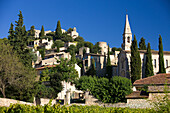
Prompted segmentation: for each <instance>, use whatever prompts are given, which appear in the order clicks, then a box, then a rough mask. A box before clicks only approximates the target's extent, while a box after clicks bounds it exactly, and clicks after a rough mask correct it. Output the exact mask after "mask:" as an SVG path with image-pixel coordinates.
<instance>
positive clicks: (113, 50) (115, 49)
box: [110, 47, 122, 54]
mask: <svg viewBox="0 0 170 113" xmlns="http://www.w3.org/2000/svg"><path fill="white" fill-rule="evenodd" d="M121 50H122V49H121V48H116V47H113V48H112V51H111V52H110V54H114V53H115V51H121Z"/></svg>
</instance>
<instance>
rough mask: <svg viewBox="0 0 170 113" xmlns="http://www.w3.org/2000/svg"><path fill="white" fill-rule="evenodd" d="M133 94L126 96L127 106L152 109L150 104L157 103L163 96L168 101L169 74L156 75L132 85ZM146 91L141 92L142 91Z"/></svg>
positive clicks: (169, 94)
mask: <svg viewBox="0 0 170 113" xmlns="http://www.w3.org/2000/svg"><path fill="white" fill-rule="evenodd" d="M133 86H134V88H133V92H132V93H131V94H129V95H127V96H126V98H127V104H131V105H133V106H141V107H153V106H151V103H150V102H159V101H160V100H162V99H163V98H164V97H165V95H167V98H168V99H170V93H169V91H170V74H165V73H163V74H157V75H154V76H150V77H147V78H144V79H140V80H136V81H135V82H134V83H133ZM143 88H145V89H148V91H143V90H142V89H143Z"/></svg>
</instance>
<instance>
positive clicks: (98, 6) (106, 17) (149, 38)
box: [0, 0, 170, 51]
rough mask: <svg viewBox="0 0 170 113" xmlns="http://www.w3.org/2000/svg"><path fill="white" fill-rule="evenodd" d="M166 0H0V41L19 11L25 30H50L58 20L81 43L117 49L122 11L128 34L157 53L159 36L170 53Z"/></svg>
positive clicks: (169, 20)
mask: <svg viewBox="0 0 170 113" xmlns="http://www.w3.org/2000/svg"><path fill="white" fill-rule="evenodd" d="M169 6H170V1H169V0H140V1H139V0H0V38H4V37H7V36H8V30H9V27H10V23H11V22H12V23H13V24H15V21H16V20H18V16H17V15H18V13H19V10H21V11H22V13H23V16H24V25H26V29H27V30H29V29H30V27H31V26H32V25H34V26H35V28H36V29H41V26H42V25H44V28H45V30H52V31H54V30H55V28H56V24H57V21H58V20H60V22H61V27H62V28H63V29H66V30H67V29H69V28H73V27H76V28H77V31H78V32H79V34H80V36H82V37H83V38H84V39H85V41H89V42H92V43H93V44H95V43H96V42H98V41H105V42H107V43H108V44H109V45H110V47H121V43H122V34H123V29H124V24H125V15H126V9H127V13H128V15H129V21H130V25H131V29H132V34H133V35H134V34H135V35H136V38H137V40H138V43H139V41H140V38H141V37H144V38H145V39H146V43H148V42H150V43H151V48H152V49H155V50H158V38H159V34H160V35H161V36H162V38H163V47H164V50H166V51H170V44H169V43H170V7H169Z"/></svg>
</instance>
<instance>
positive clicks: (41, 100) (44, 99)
mask: <svg viewBox="0 0 170 113" xmlns="http://www.w3.org/2000/svg"><path fill="white" fill-rule="evenodd" d="M49 102H50V99H48V98H40V105H42V106H44V105H45V104H48V103H49ZM56 103H57V101H56V100H55V99H53V100H52V105H54V104H56Z"/></svg>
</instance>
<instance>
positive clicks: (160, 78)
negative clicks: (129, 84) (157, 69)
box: [133, 73, 170, 86]
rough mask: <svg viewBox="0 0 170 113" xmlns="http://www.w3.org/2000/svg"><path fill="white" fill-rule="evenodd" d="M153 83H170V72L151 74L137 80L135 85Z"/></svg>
mask: <svg viewBox="0 0 170 113" xmlns="http://www.w3.org/2000/svg"><path fill="white" fill-rule="evenodd" d="M145 84H146V85H149V84H150V85H151V84H155V85H163V84H168V85H169V84H170V74H166V73H163V74H157V75H154V76H150V77H147V78H143V79H140V80H136V81H135V82H134V83H133V85H134V86H135V85H145Z"/></svg>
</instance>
